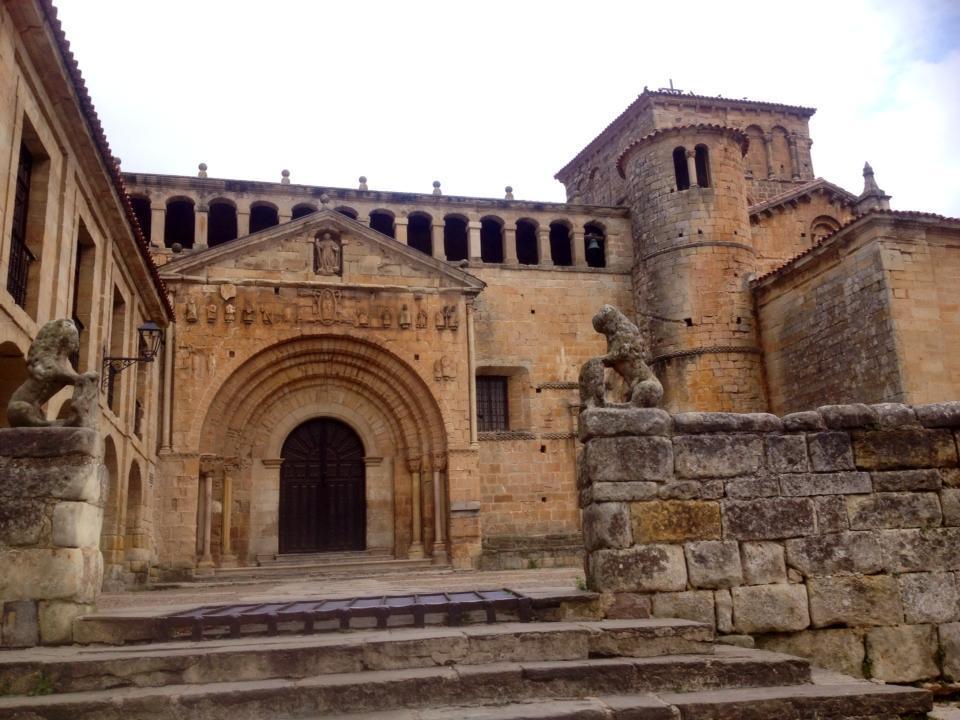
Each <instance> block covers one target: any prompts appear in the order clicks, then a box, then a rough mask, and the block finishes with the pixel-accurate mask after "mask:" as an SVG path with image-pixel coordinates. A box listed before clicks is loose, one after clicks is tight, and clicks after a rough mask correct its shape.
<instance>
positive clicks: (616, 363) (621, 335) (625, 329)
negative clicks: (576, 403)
mask: <svg viewBox="0 0 960 720" xmlns="http://www.w3.org/2000/svg"><path fill="white" fill-rule="evenodd" d="M593 329H594V330H596V331H597V332H598V333H601V334H602V335H604V336H605V337H606V338H607V354H606V355H604V356H603V357H598V358H592V359H591V360H588V361H587V362H586V363H584V365H583V367H582V368H581V370H580V404H581V406H582V407H584V408H588V407H602V406H604V405H606V390H607V388H606V384H605V382H604V370H605V369H606V368H613V370H614V371H615V372H616V373H617V374H618V375H620V377H622V378H623V381H624V385H625V390H624V397H623V401H625V402H626V403H628V404H630V405H633V406H635V407H656V406H657V404H658V403H659V402H660V399H661V398H662V397H663V386H662V385H661V384H660V381H659V380H657V377H656V375H654V374H653V372H652V371H651V370H650V367H649V366H648V365H647V363H646V362H644V359H643V358H644V352H645V350H646V347H645V345H644V343H643V339H642V338H641V336H640V329H639V328H638V327H637V326H636V325H634V324H633V323H632V322H630V320H628V319H627V316H626V315H624V314H623V313H622V312H620V311H619V310H617V309H616V308H615V307H613V305H604V306H603V307H602V308H600V311H599V312H598V313H597V314H596V315H594V316H593Z"/></svg>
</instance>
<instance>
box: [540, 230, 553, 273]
mask: <svg viewBox="0 0 960 720" xmlns="http://www.w3.org/2000/svg"><path fill="white" fill-rule="evenodd" d="M537 250H538V257H537V260H538V264H539V265H546V266H551V265H553V257H552V253H551V252H550V227H549V226H548V225H541V226H540V227H538V228H537Z"/></svg>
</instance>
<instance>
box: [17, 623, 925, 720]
mask: <svg viewBox="0 0 960 720" xmlns="http://www.w3.org/2000/svg"><path fill="white" fill-rule="evenodd" d="M930 708H931V699H930V695H929V694H928V693H926V692H924V691H921V690H916V689H913V688H903V687H896V686H889V685H879V684H875V683H870V682H865V681H858V680H855V679H853V678H848V677H844V676H838V675H833V674H825V673H820V672H816V671H812V670H811V667H810V665H809V663H807V662H806V661H804V660H801V659H798V658H794V657H790V656H786V655H780V654H775V653H770V652H764V651H758V650H752V649H744V648H739V647H733V646H727V645H719V644H716V643H715V642H714V638H713V631H712V629H711V628H709V627H708V626H706V625H702V624H699V623H695V622H691V621H687V620H663V619H642V620H599V621H596V620H586V621H570V620H560V621H555V622H539V621H537V622H528V623H519V622H497V623H494V624H468V625H463V626H459V627H447V626H428V627H425V628H413V627H398V628H390V629H386V630H376V629H370V630H353V631H348V632H327V633H321V634H315V635H296V636H282V637H272V638H266V637H242V638H237V639H211V640H204V641H198V642H170V643H153V644H145V645H127V646H121V647H118V646H102V645H101V646H76V645H75V646H69V647H55V648H42V647H41V648H32V649H29V650H18V651H8V652H3V653H0V719H6V718H10V719H12V718H18V719H19V720H28V719H29V720H39V719H41V718H42V719H43V720H130V719H132V718H150V719H151V720H168V719H169V720H173V719H174V718H176V719H178V720H179V719H182V718H197V719H202V720H221V719H223V720H228V719H229V720H254V719H256V720H263V719H265V718H303V719H306V718H320V717H325V718H326V717H341V716H342V717H344V718H350V717H353V718H357V720H359V718H361V717H362V718H364V720H368V719H370V718H384V719H386V718H400V719H403V720H441V719H446V718H449V719H450V720H481V719H483V720H494V719H496V720H535V719H536V720H545V719H547V718H554V719H561V718H563V719H567V718H569V719H570V720H574V719H576V720H589V719H592V718H597V719H598V720H599V719H600V718H604V719H605V720H610V719H611V718H616V719H619V720H661V719H662V720H667V719H668V718H669V719H671V720H734V719H736V720H766V719H768V718H769V719H770V720H774V719H775V720H801V719H803V720H807V719H813V718H816V719H818V720H820V719H823V720H827V719H833V718H836V719H838V720H839V719H841V718H859V719H862V720H868V719H869V720H893V719H894V718H918V717H924V716H925V714H926V713H927V712H928V711H929V710H930Z"/></svg>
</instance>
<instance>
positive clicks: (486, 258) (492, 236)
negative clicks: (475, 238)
mask: <svg viewBox="0 0 960 720" xmlns="http://www.w3.org/2000/svg"><path fill="white" fill-rule="evenodd" d="M480 259H481V260H483V262H485V263H502V262H503V225H502V224H501V223H500V221H498V220H497V219H495V218H483V219H482V220H480Z"/></svg>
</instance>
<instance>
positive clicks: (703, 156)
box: [694, 145, 710, 188]
mask: <svg viewBox="0 0 960 720" xmlns="http://www.w3.org/2000/svg"><path fill="white" fill-rule="evenodd" d="M694 164H695V165H696V166H697V185H699V186H700V187H702V188H705V187H710V151H709V150H707V146H706V145H697V147H696V150H695V152H694Z"/></svg>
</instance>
